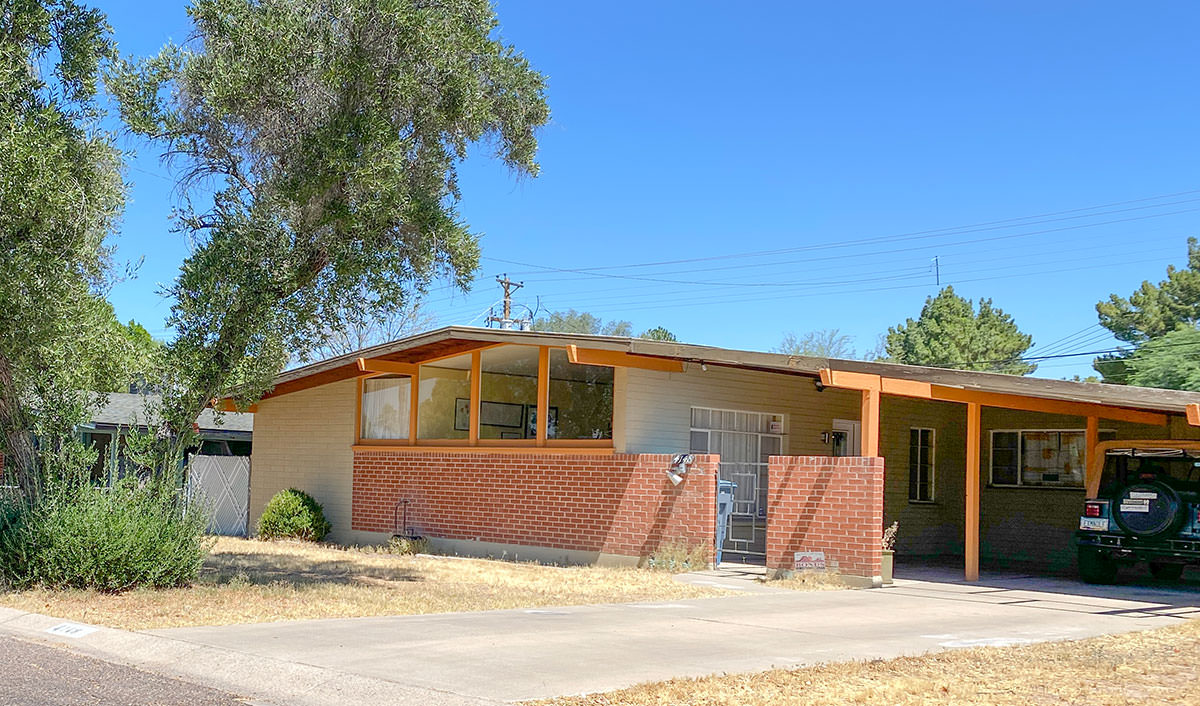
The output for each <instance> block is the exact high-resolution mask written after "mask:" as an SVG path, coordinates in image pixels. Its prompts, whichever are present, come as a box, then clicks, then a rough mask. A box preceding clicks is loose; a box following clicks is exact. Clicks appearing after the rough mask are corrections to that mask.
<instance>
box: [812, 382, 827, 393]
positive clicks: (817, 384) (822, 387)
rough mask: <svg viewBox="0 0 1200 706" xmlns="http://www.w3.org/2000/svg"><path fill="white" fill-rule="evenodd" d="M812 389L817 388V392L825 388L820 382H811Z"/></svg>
mask: <svg viewBox="0 0 1200 706" xmlns="http://www.w3.org/2000/svg"><path fill="white" fill-rule="evenodd" d="M813 387H815V388H817V392H824V391H825V386H824V385H822V384H821V381H820V380H813Z"/></svg>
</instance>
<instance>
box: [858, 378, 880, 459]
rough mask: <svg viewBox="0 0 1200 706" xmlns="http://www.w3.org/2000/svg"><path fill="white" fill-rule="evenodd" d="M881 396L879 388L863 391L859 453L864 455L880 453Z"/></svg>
mask: <svg viewBox="0 0 1200 706" xmlns="http://www.w3.org/2000/svg"><path fill="white" fill-rule="evenodd" d="M879 398H880V392H879V390H878V389H876V390H863V391H862V412H861V416H859V420H860V421H861V422H862V424H861V427H862V448H861V449H860V451H859V453H861V454H862V455H863V456H878V455H879Z"/></svg>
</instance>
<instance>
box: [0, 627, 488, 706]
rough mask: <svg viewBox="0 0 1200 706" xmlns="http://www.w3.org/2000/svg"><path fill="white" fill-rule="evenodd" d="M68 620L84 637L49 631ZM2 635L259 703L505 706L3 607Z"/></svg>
mask: <svg viewBox="0 0 1200 706" xmlns="http://www.w3.org/2000/svg"><path fill="white" fill-rule="evenodd" d="M64 623H69V624H71V625H73V626H82V627H83V628H85V630H82V631H80V632H81V633H85V634H80V635H79V636H78V637H66V636H62V635H58V634H55V633H51V632H47V631H48V630H49V629H50V628H53V627H55V626H60V625H63V624H64ZM2 635H11V636H14V637H20V638H22V639H25V640H30V641H33V642H38V643H41V644H45V645H51V646H54V647H58V648H64V649H67V650H70V651H72V652H77V653H79V654H83V655H87V656H89V657H95V658H98V659H101V660H104V661H106V662H111V663H115V664H123V665H126V666H130V667H135V668H137V669H141V670H143V671H147V672H152V673H156V674H161V675H164V676H169V677H174V678H177V679H181V680H183V681H186V682H190V683H193V684H197V685H200V686H207V687H210V688H215V689H221V690H223V691H227V692H230V693H232V694H236V695H238V696H241V697H243V698H248V699H250V701H249V703H253V704H260V705H262V706H268V705H272V706H285V705H287V706H291V705H293V704H295V705H296V706H326V705H327V704H331V703H349V704H356V705H358V706H374V705H375V704H378V705H379V706H384V705H393V704H398V705H403V704H414V705H416V704H422V705H425V704H428V705H429V706H495V705H496V704H500V703H502V702H500V701H492V700H483V699H478V698H474V697H470V696H464V695H461V694H455V693H453V692H449V691H439V690H435V689H427V688H422V687H415V686H407V685H404V684H400V683H397V682H392V681H387V680H384V679H374V678H370V677H363V676H359V675H356V674H348V673H345V672H341V671H338V670H335V669H328V668H325V667H317V666H314V665H310V664H303V663H299V662H289V661H285V660H279V659H274V658H271V657H262V656H259V655H253V654H248V653H245V652H239V651H236V650H227V649H221V648H217V647H210V646H207V645H198V644H194V643H191V642H187V641H185V640H178V639H174V638H170V637H163V636H159V635H150V634H147V633H140V632H131V631H128V630H118V629H116V628H106V627H101V626H98V625H85V624H83V623H76V622H74V621H68V620H63V619H61V618H54V617H51V616H48V615H41V614H38V613H27V612H24V611H20V610H15V609H12V608H3V607H0V636H2Z"/></svg>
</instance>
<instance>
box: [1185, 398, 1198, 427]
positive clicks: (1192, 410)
mask: <svg viewBox="0 0 1200 706" xmlns="http://www.w3.org/2000/svg"><path fill="white" fill-rule="evenodd" d="M1187 420H1188V424H1191V425H1192V426H1194V427H1200V404H1195V403H1193V404H1190V405H1188V406H1187Z"/></svg>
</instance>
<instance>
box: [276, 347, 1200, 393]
mask: <svg viewBox="0 0 1200 706" xmlns="http://www.w3.org/2000/svg"><path fill="white" fill-rule="evenodd" d="M500 343H513V344H524V345H534V346H539V345H540V346H558V347H563V346H569V345H574V346H578V347H580V348H589V349H595V350H602V351H612V352H618V353H625V354H629V355H631V356H636V357H646V358H658V359H668V360H677V361H682V362H685V363H694V364H700V363H704V364H707V365H720V366H725V367H732V368H742V369H748V370H762V371H767V372H776V373H790V374H795V375H805V376H809V377H814V378H816V377H818V376H819V374H820V371H821V369H823V368H825V369H829V370H836V371H844V372H853V373H866V374H870V375H879V376H881V377H885V378H893V379H898V380H912V381H917V382H925V383H930V384H934V385H941V386H943V387H955V388H961V389H963V390H969V391H978V392H989V393H1000V394H1010V395H1020V396H1023V397H1033V398H1040V399H1051V400H1062V401H1067V402H1082V403H1090V404H1101V405H1108V406H1113V407H1126V408H1130V409H1143V410H1154V411H1157V412H1168V413H1172V414H1185V413H1186V409H1187V405H1189V404H1200V393H1196V392H1185V391H1181V390H1162V389H1157V388H1148V387H1133V386H1126V385H1107V384H1103V383H1094V382H1072V381H1069V380H1050V379H1046V378H1036V377H1019V376H1016V375H1005V374H1001V373H984V372H973V371H966V370H949V369H946V368H933V367H926V366H919V365H899V364H895V363H875V362H868V361H861V360H842V359H837V358H818V357H809V356H796V355H786V354H782V353H763V352H760V351H747V350H737V349H729V348H717V347H713V346H701V345H693V344H687V343H674V342H666V341H654V340H649V339H641V338H621V337H616V336H593V335H586V334H574V333H549V332H541V331H509V330H500V329H486V328H476V327H466V326H448V327H445V328H440V329H437V330H434V331H429V332H427V333H422V334H418V335H415V336H410V337H408V338H402V339H399V340H396V341H391V342H389V343H384V344H381V345H378V346H372V347H369V348H364V349H362V350H359V351H355V352H353V353H348V354H346V355H341V356H337V357H334V358H329V359H326V360H322V361H319V362H316V363H312V364H311V365H306V366H304V367H301V368H295V369H293V370H287V371H284V372H283V373H281V374H280V375H279V376H278V377H277V378H276V379H275V388H274V390H273V391H272V393H271V395H270V396H278V395H284V394H288V393H289V392H295V391H297V390H301V389H306V388H309V387H315V386H317V385H323V384H325V383H328V382H335V381H338V380H345V379H350V378H354V377H357V376H359V375H360V374H361V371H360V370H359V368H358V365H357V361H358V359H359V358H370V359H377V360H390V361H397V362H408V363H418V362H420V361H422V360H428V359H431V358H439V357H443V356H447V355H454V354H457V353H465V352H469V351H472V350H476V349H479V348H485V347H487V346H491V345H495V344H500Z"/></svg>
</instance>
